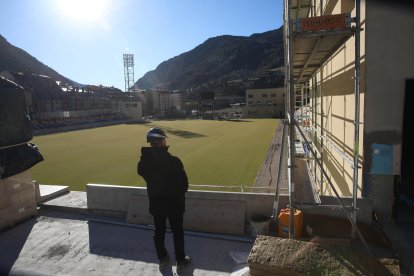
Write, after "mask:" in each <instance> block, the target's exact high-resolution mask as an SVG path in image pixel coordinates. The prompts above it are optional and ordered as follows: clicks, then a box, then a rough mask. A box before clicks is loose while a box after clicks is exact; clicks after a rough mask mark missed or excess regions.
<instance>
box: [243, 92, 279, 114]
mask: <svg viewBox="0 0 414 276" xmlns="http://www.w3.org/2000/svg"><path fill="white" fill-rule="evenodd" d="M284 114H285V88H284V87H281V88H266V89H248V90H246V107H245V108H244V114H243V116H244V117H278V118H282V117H283V116H284Z"/></svg>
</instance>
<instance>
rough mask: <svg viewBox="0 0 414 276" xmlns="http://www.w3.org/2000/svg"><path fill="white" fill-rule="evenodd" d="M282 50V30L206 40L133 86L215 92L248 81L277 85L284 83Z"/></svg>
mask: <svg viewBox="0 0 414 276" xmlns="http://www.w3.org/2000/svg"><path fill="white" fill-rule="evenodd" d="M283 51H284V50H283V28H282V27H281V28H279V29H276V30H272V31H268V32H264V33H258V34H253V35H251V36H249V37H243V36H231V35H223V36H218V37H214V38H209V39H208V40H206V41H205V42H204V43H202V44H200V45H199V46H197V47H196V48H194V49H193V50H191V51H189V52H186V53H183V54H181V55H179V56H176V57H173V58H171V59H169V60H167V61H164V62H162V63H161V64H159V65H158V66H157V68H156V69H155V70H153V71H150V72H148V73H146V74H145V75H144V76H143V77H142V78H140V79H139V80H138V81H137V82H136V83H135V85H134V86H135V87H136V88H138V89H151V88H163V89H168V90H189V89H192V90H194V89H196V90H197V89H210V90H214V89H215V88H217V87H223V86H226V85H229V84H232V83H239V84H240V83H245V82H246V81H249V80H250V85H252V84H251V83H252V81H253V82H254V83H255V84H254V86H263V87H270V86H275V85H276V86H278V85H282V84H283V77H281V71H280V70H278V68H280V67H282V66H283V62H284V58H283V55H284V52H283ZM272 69H273V71H272ZM275 72H276V73H275ZM282 75H283V74H282ZM281 79H282V80H281Z"/></svg>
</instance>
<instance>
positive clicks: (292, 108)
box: [284, 0, 369, 252]
mask: <svg viewBox="0 0 414 276" xmlns="http://www.w3.org/2000/svg"><path fill="white" fill-rule="evenodd" d="M316 2H317V1H316V0H285V1H284V37H285V38H284V46H285V74H286V79H285V87H286V91H287V95H288V96H287V97H286V98H287V109H286V110H287V112H286V115H287V116H286V117H287V120H288V121H287V123H288V126H289V138H288V144H289V147H288V151H289V155H288V183H289V208H290V226H289V238H293V237H294V223H293V221H294V215H293V214H294V209H295V183H294V179H295V178H294V176H295V135H296V133H297V132H298V133H299V134H300V136H301V139H302V141H303V142H304V144H305V145H306V147H307V149H308V150H309V152H310V154H311V155H312V157H313V160H314V161H315V163H316V164H317V166H318V167H319V170H320V179H319V181H320V184H321V185H320V190H319V191H320V192H322V191H323V189H324V187H323V183H327V184H328V185H329V187H330V189H331V190H332V191H333V193H334V194H335V196H336V197H337V199H338V201H339V204H340V205H341V206H342V208H343V210H344V212H345V214H346V216H347V217H348V219H349V221H350V223H351V224H352V233H351V236H352V238H355V235H358V237H359V238H360V239H361V241H362V242H363V243H364V245H365V246H366V248H367V250H368V252H369V248H368V246H367V244H366V242H365V240H364V238H363V236H362V234H361V232H360V231H359V229H358V228H357V225H356V221H357V220H356V216H357V201H356V200H357V188H358V168H359V158H358V157H359V150H358V149H359V126H360V31H361V28H360V5H361V4H360V0H355V17H351V14H350V13H342V14H334V15H325V14H323V2H324V1H319V2H320V3H319V10H317V3H316ZM327 2H329V1H327ZM325 7H326V6H325ZM351 36H354V37H355V61H354V67H355V75H354V95H355V113H354V150H353V157H349V156H346V154H343V153H342V152H341V150H340V149H339V150H338V149H336V150H338V152H341V154H340V156H342V157H343V158H344V160H346V161H347V162H348V163H349V164H350V165H351V167H352V169H353V181H352V182H353V183H352V185H353V192H352V194H353V203H352V208H351V214H349V213H348V211H347V210H346V208H345V205H344V204H343V202H342V200H341V197H340V195H339V193H338V192H337V190H336V188H335V186H334V185H333V183H332V182H331V180H330V177H329V175H328V174H327V170H326V168H324V162H323V160H324V159H323V158H324V152H323V149H324V143H327V144H331V145H333V144H334V143H332V142H331V141H330V139H329V138H328V137H327V135H326V134H325V133H324V121H323V120H324V115H325V114H324V110H323V98H324V97H323V94H322V89H320V95H319V99H320V101H321V102H320V103H318V104H319V105H320V106H319V108H320V114H319V116H320V131H318V130H317V129H318V125H317V122H316V120H317V115H316V112H315V111H316V108H317V106H316V105H317V103H316V92H317V79H316V73H317V71H318V70H320V69H321V68H322V67H323V65H324V64H325V63H326V61H327V60H328V59H329V58H330V57H331V56H332V55H333V54H334V53H335V52H336V51H337V50H338V49H339V48H340V47H341V46H343V45H344V44H345V42H346V41H347V40H348V39H349V38H350V37H351ZM310 82H312V88H313V90H312V93H311V94H312V100H311V99H310V98H309V97H308V95H309V94H308V92H309V89H310V85H309V83H310ZM309 102H312V105H311V106H307V104H308V103H309ZM305 105H306V106H307V107H308V108H309V109H310V110H311V116H309V115H308V114H307V113H306V111H305V110H304V106H305ZM295 112H296V114H295ZM304 114H306V115H305V118H306V119H309V121H308V123H309V125H306V126H307V127H306V130H307V133H306V134H305V132H304V130H303V129H302V126H301V125H300V124H299V123H298V122H300V123H301V124H302V125H303V122H304ZM296 130H297V131H296ZM310 140H311V141H310ZM315 141H318V142H319V151H318V149H317V146H316V145H315ZM334 149H335V147H334ZM315 177H316V166H315Z"/></svg>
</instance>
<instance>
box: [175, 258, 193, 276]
mask: <svg viewBox="0 0 414 276" xmlns="http://www.w3.org/2000/svg"><path fill="white" fill-rule="evenodd" d="M189 263H191V257H190V256H185V257H184V259H182V260H179V261H177V273H180V272H183V271H184V270H185V268H186V267H187V266H188V264H189Z"/></svg>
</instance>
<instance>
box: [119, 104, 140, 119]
mask: <svg viewBox="0 0 414 276" xmlns="http://www.w3.org/2000/svg"><path fill="white" fill-rule="evenodd" d="M119 109H120V112H121V113H122V114H124V115H125V116H127V117H129V118H131V119H133V120H141V119H142V104H141V102H129V101H128V102H124V101H122V102H120V103H119Z"/></svg>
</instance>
